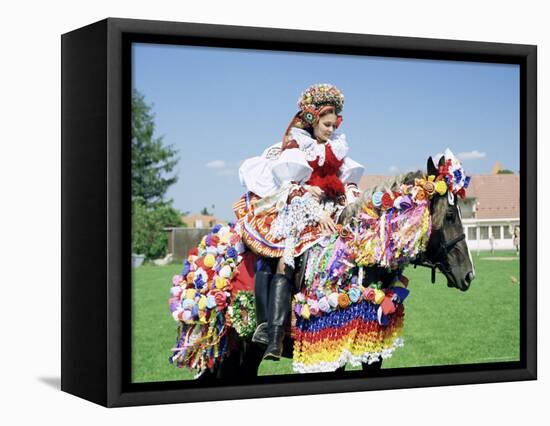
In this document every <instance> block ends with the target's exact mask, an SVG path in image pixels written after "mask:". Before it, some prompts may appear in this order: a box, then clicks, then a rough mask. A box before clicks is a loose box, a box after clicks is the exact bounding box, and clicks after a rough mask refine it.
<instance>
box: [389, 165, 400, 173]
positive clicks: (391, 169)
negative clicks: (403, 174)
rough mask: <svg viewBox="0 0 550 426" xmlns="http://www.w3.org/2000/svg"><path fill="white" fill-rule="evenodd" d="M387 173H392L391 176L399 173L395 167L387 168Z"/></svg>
mask: <svg viewBox="0 0 550 426" xmlns="http://www.w3.org/2000/svg"><path fill="white" fill-rule="evenodd" d="M388 171H389V172H390V173H392V174H396V173H399V167H397V166H390V167H389V168H388Z"/></svg>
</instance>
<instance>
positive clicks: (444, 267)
mask: <svg viewBox="0 0 550 426" xmlns="http://www.w3.org/2000/svg"><path fill="white" fill-rule="evenodd" d="M465 238H466V235H465V234H464V233H462V234H460V235H458V236H456V237H455V238H453V239H452V240H450V241H447V242H446V241H445V237H444V235H443V232H442V233H441V241H440V242H439V248H438V249H437V251H436V253H435V255H434V256H433V258H432V259H429V258H428V257H427V256H426V254H425V252H422V253H419V254H418V255H417V256H416V258H414V259H413V260H412V261H411V264H412V265H414V267H415V268H416V267H417V266H424V267H426V268H430V269H431V270H432V284H435V270H436V269H437V268H439V269H440V270H441V272H443V273H444V274H450V273H451V267H450V266H449V253H450V252H451V250H452V249H453V248H454V246H455V245H457V244H458V243H459V242H460V241H462V240H464V239H465Z"/></svg>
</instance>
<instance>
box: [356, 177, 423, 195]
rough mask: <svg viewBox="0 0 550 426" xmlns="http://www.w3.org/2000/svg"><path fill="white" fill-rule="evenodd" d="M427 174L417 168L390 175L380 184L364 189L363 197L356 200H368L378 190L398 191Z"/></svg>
mask: <svg viewBox="0 0 550 426" xmlns="http://www.w3.org/2000/svg"><path fill="white" fill-rule="evenodd" d="M424 175H425V173H423V172H422V171H420V170H417V171H415V172H408V173H403V174H400V175H397V176H394V177H390V178H388V179H387V180H385V181H383V182H381V183H379V184H378V185H375V186H373V187H371V188H367V189H365V190H364V191H363V193H362V194H361V197H360V198H359V199H358V200H357V201H356V203H357V202H359V203H363V202H366V201H368V199H369V198H370V197H371V196H372V194H374V193H375V192H377V191H382V192H384V191H398V190H399V189H400V187H401V185H403V184H407V185H411V184H413V183H414V180H415V179H417V178H421V177H423V176H424Z"/></svg>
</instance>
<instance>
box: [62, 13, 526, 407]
mask: <svg viewBox="0 0 550 426" xmlns="http://www.w3.org/2000/svg"><path fill="white" fill-rule="evenodd" d="M61 42H62V43H61V44H62V64H61V65H62V67H61V68H62V218H61V221H62V292H61V295H62V312H61V314H62V327H61V332H62V347H61V354H62V358H61V367H62V375H61V389H62V390H63V391H65V392H68V393H71V394H74V395H77V396H79V397H82V398H85V399H87V400H90V401H93V402H95V403H98V404H101V405H104V406H107V407H119V406H131V405H144V404H161V403H175V402H194V401H210V400H225V399H240V398H258V397H271V396H286V395H304V394H320V393H331V392H349V391H365V390H382V389H397V388H415V387H423V386H444V385H459V384H471V383H488V382H504V381H518V380H535V379H536V377H537V358H536V352H537V341H536V340H537V321H536V320H537V311H536V308H537V304H536V298H537V276H536V270H537V195H536V193H537V181H536V176H537V144H536V141H537V133H536V132H537V48H536V46H532V45H519V44H502V43H486V42H472V41H457V40H439V39H422V38H408V37H393V36H376V35H364V34H348V33H332V32H318V31H299V30H286V29H275V28H253V27H239V26H228V25H207V24H197V23H177V22H161V21H145V20H130V19H117V18H109V19H105V20H102V21H100V22H97V23H94V24H91V25H89V26H86V27H83V28H80V29H77V30H75V31H72V32H69V33H67V34H64V35H63V36H62V38H61ZM133 42H151V43H153V42H154V43H164V44H183V45H196V46H216V47H230V48H248V49H267V50H281V51H300V52H324V53H342V54H352V55H376V56H385V57H401V58H421V59H441V60H460V61H474V62H490V63H511V64H518V65H519V66H520V85H521V87H520V132H521V134H520V144H521V146H520V171H521V180H520V201H521V208H520V219H521V225H522V246H521V252H520V259H521V262H520V282H521V290H520V305H521V306H520V320H521V326H520V361H519V362H506V363H488V364H474V365H455V366H445V367H443V366H441V367H417V368H405V369H399V372H398V374H396V372H395V371H393V372H392V371H391V370H390V371H385V372H384V371H382V372H381V373H380V374H379V375H378V376H376V377H372V378H369V379H364V378H361V377H360V376H359V375H358V374H354V372H349V374H348V373H346V375H345V377H342V378H338V379H334V378H329V376H327V375H323V374H314V375H299V376H295V377H294V378H290V377H289V376H281V377H275V376H273V377H269V378H264V379H262V380H258V381H255V382H239V383H236V382H220V383H217V384H216V385H211V384H210V385H204V384H203V385H201V384H200V383H196V382H192V381H187V382H185V383H184V382H166V383H142V384H138V383H131V382H130V365H131V363H130V353H131V352H130V346H131V339H130V314H131V307H130V302H129V300H128V299H129V298H124V297H123V295H124V294H128V291H129V288H130V287H129V286H130V285H131V250H130V231H131V221H130V213H131V212H130V165H129V163H130V161H129V158H130V142H129V141H130V134H129V133H130V126H129V122H130V121H129V120H130V108H129V104H130V102H129V100H130V96H131V81H130V68H131V66H130V65H131V64H130V60H131V58H130V46H131V43H133ZM83 224H85V226H83Z"/></svg>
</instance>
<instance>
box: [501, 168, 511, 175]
mask: <svg viewBox="0 0 550 426" xmlns="http://www.w3.org/2000/svg"><path fill="white" fill-rule="evenodd" d="M497 174H498V175H513V174H514V172H513V171H512V170H509V169H500V170H499V171H498V172H497Z"/></svg>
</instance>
